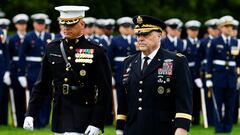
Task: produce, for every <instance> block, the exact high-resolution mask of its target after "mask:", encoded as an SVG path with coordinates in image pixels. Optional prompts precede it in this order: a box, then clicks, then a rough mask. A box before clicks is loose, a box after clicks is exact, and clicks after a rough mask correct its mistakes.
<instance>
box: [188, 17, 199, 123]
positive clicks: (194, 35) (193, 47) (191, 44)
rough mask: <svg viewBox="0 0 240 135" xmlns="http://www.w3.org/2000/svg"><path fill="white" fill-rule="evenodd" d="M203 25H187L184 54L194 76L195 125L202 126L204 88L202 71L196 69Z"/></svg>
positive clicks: (193, 121) (191, 21) (193, 22)
mask: <svg viewBox="0 0 240 135" xmlns="http://www.w3.org/2000/svg"><path fill="white" fill-rule="evenodd" d="M200 26H201V23H200V22H199V21H197V20H189V21H187V22H186V23H185V28H186V32H187V35H188V37H187V39H184V40H183V44H184V46H186V49H185V50H184V54H185V55H186V57H187V60H188V66H189V69H190V72H191V76H192V82H194V83H193V120H192V124H193V125H199V124H200V109H201V102H200V101H201V100H200V88H202V80H201V78H200V74H199V73H200V71H198V70H197V68H196V63H197V57H196V56H197V50H198V49H199V46H197V45H199V44H197V43H198V42H199V41H198V34H199V28H200Z"/></svg>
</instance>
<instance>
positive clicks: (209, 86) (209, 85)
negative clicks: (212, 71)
mask: <svg viewBox="0 0 240 135" xmlns="http://www.w3.org/2000/svg"><path fill="white" fill-rule="evenodd" d="M206 86H207V87H208V88H211V87H212V86H213V82H212V81H211V80H207V81H206Z"/></svg>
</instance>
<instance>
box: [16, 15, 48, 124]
mask: <svg viewBox="0 0 240 135" xmlns="http://www.w3.org/2000/svg"><path fill="white" fill-rule="evenodd" d="M31 18H32V19H33V27H34V30H33V31H31V32H29V33H27V35H26V36H25V39H24V41H23V43H22V45H21V46H19V70H18V75H19V77H18V80H19V82H20V85H21V86H22V87H23V88H25V89H28V90H30V93H31V91H32V87H33V85H34V83H35V81H36V80H37V77H38V73H39V72H40V68H41V62H42V57H43V55H44V53H45V48H46V45H47V43H48V42H50V41H51V35H50V33H47V32H45V20H46V18H48V16H47V15H46V14H43V13H37V14H34V15H32V16H31ZM27 96H29V95H27ZM27 100H29V99H27ZM48 100H50V98H48V97H45V104H44V105H42V107H41V111H40V112H39V113H38V114H39V117H38V118H37V119H35V121H34V122H35V127H36V128H43V127H45V126H46V125H47V124H48V122H49V115H50V103H48Z"/></svg>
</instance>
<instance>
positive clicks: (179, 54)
mask: <svg viewBox="0 0 240 135" xmlns="http://www.w3.org/2000/svg"><path fill="white" fill-rule="evenodd" d="M176 56H178V57H184V55H183V54H181V53H176Z"/></svg>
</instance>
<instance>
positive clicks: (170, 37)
mask: <svg viewBox="0 0 240 135" xmlns="http://www.w3.org/2000/svg"><path fill="white" fill-rule="evenodd" d="M167 37H168V39H169V40H170V41H171V42H177V37H172V36H170V35H169V34H168V35H167Z"/></svg>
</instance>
